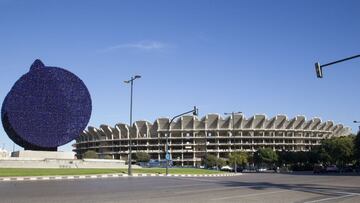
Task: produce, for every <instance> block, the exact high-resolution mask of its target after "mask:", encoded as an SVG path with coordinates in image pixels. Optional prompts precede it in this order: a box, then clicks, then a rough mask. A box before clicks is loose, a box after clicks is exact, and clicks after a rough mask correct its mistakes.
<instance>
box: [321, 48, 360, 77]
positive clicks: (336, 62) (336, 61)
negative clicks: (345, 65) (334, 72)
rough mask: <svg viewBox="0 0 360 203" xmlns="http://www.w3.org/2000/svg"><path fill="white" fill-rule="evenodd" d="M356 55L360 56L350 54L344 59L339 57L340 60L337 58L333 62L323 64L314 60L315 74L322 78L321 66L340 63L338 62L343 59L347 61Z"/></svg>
mask: <svg viewBox="0 0 360 203" xmlns="http://www.w3.org/2000/svg"><path fill="white" fill-rule="evenodd" d="M357 57H360V54H359V55H355V56H351V57H348V58H344V59H341V60H337V61H334V62H330V63H327V64H324V65H320V63H319V62H316V63H315V71H316V75H317V77H318V78H322V77H323V70H322V68H323V67H326V66H330V65H333V64H336V63H340V62H343V61H348V60H351V59H354V58H357Z"/></svg>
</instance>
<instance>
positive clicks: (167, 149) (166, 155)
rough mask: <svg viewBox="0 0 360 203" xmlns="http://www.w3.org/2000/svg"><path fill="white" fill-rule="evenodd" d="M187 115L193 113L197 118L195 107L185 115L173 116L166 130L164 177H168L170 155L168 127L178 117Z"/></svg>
mask: <svg viewBox="0 0 360 203" xmlns="http://www.w3.org/2000/svg"><path fill="white" fill-rule="evenodd" d="M189 113H193V115H194V116H197V115H198V113H199V112H198V109H197V108H196V106H194V109H193V110H191V111H187V112H185V113H182V114H179V115H177V116H174V117H173V118H172V119H171V120H170V122H169V127H168V130H169V134H168V135H167V136H166V149H165V152H166V153H165V159H166V175H169V159H170V157H169V156H170V154H169V136H170V127H171V123H172V122H173V121H174V120H175V119H176V118H178V117H180V116H183V115H185V114H189Z"/></svg>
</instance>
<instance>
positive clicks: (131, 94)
mask: <svg viewBox="0 0 360 203" xmlns="http://www.w3.org/2000/svg"><path fill="white" fill-rule="evenodd" d="M138 78H141V76H140V75H135V76H132V77H131V79H130V80H125V81H124V83H130V85H131V93H130V129H131V127H132V101H133V86H134V80H136V79H138ZM131 146H132V140H131V132H129V155H128V175H129V176H131V175H132V171H131Z"/></svg>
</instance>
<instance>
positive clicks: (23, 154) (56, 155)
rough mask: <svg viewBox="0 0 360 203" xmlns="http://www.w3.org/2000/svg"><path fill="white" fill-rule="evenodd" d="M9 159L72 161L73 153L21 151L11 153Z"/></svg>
mask: <svg viewBox="0 0 360 203" xmlns="http://www.w3.org/2000/svg"><path fill="white" fill-rule="evenodd" d="M11 157H19V158H40V159H47V158H48V159H74V158H75V153H74V152H58V151H55V152H52V151H33V150H23V151H15V152H12V153H11Z"/></svg>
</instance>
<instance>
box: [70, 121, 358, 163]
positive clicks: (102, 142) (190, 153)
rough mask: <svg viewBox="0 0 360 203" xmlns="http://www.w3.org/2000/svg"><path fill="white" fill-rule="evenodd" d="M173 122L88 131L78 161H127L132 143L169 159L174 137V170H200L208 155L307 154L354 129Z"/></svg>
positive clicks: (328, 125)
mask: <svg viewBox="0 0 360 203" xmlns="http://www.w3.org/2000/svg"><path fill="white" fill-rule="evenodd" d="M169 122H170V119H169V118H159V119H157V120H156V121H155V122H154V123H150V122H148V121H136V122H135V123H134V125H133V127H130V126H129V125H127V124H123V123H119V124H117V125H115V127H111V126H108V125H101V126H100V128H95V127H88V129H87V130H85V131H84V132H83V133H82V134H81V135H80V136H79V138H77V139H76V143H75V144H74V147H75V149H74V151H75V152H76V155H77V157H79V158H81V156H82V154H83V153H85V152H86V151H87V150H95V151H96V152H97V153H98V154H99V156H100V157H104V156H107V155H110V156H111V157H112V158H113V159H122V160H127V156H128V152H129V137H130V136H131V140H132V144H133V145H132V152H133V153H136V152H146V153H148V154H149V155H150V156H151V158H152V159H158V160H162V159H164V157H165V144H166V136H167V135H169V151H170V154H171V157H172V161H173V163H174V165H180V166H199V165H200V164H201V161H202V158H203V157H204V156H205V155H206V154H213V155H216V156H217V157H220V158H226V157H227V156H228V153H230V152H234V151H247V152H254V151H256V150H257V149H258V148H263V147H270V148H272V149H273V150H289V151H306V150H310V149H311V147H313V146H316V145H319V144H320V141H321V140H322V139H326V138H330V137H334V136H335V137H338V136H346V135H349V134H350V133H351V130H350V128H348V127H344V126H343V125H342V124H334V122H333V121H326V122H322V121H321V120H320V119H319V118H313V119H310V120H306V119H305V117H304V116H296V117H295V118H292V119H288V118H287V116H285V115H277V116H275V117H273V118H270V119H268V118H267V117H266V116H265V115H254V116H252V117H250V118H245V117H244V115H241V114H239V115H234V118H233V117H232V116H229V117H225V118H223V117H221V116H220V115H219V114H208V115H206V116H204V117H203V118H201V119H199V118H198V117H196V116H182V117H180V118H179V119H178V120H177V121H176V122H173V123H172V124H171V126H170V128H169Z"/></svg>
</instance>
